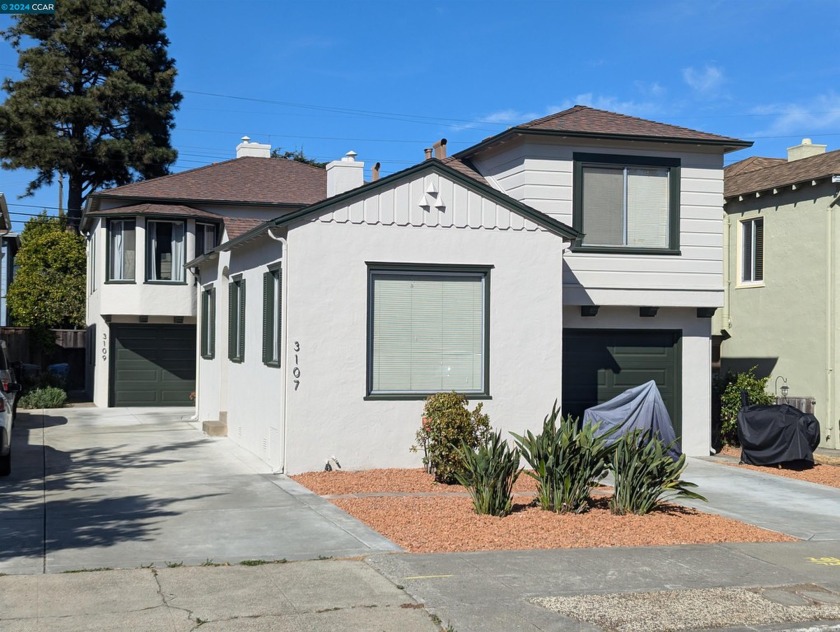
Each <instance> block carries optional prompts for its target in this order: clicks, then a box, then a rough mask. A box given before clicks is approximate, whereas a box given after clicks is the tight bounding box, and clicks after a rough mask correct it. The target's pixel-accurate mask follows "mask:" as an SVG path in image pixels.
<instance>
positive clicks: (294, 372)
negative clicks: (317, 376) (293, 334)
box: [292, 340, 300, 390]
mask: <svg viewBox="0 0 840 632" xmlns="http://www.w3.org/2000/svg"><path fill="white" fill-rule="evenodd" d="M294 348H295V366H294V367H293V368H292V376H293V377H294V378H295V379H294V383H295V390H298V389H299V388H300V367H299V366H298V353H300V343H299V342H298V341H297V340H295V345H294Z"/></svg>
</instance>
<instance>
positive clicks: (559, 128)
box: [456, 105, 752, 156]
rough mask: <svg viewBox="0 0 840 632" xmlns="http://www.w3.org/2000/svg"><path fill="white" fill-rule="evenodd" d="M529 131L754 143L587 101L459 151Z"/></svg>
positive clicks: (737, 145)
mask: <svg viewBox="0 0 840 632" xmlns="http://www.w3.org/2000/svg"><path fill="white" fill-rule="evenodd" d="M526 133H529V134H534V133H545V134H552V135H561V136H562V135H565V136H577V137H589V138H592V137H595V138H612V139H616V140H621V139H626V140H639V139H652V140H661V141H665V142H678V143H695V144H703V145H720V146H722V147H724V150H725V151H731V150H733V149H739V148H741V147H749V146H751V145H752V143H751V142H748V141H744V140H739V139H737V138H731V137H729V136H719V135H717V134H709V133H707V132H700V131H697V130H693V129H689V128H687V127H678V126H676V125H668V124H666V123H657V122H656V121H649V120H647V119H642V118H638V117H635V116H627V115H626V114H617V113H615V112H608V111H606V110H598V109H595V108H591V107H588V106H585V105H576V106H574V107H572V108H569V109H568V110H563V111H562V112H557V113H556V114H550V115H548V116H544V117H542V118H539V119H536V120H533V121H530V122H528V123H523V124H522V125H517V126H515V127H511V128H509V129H507V130H505V131H504V132H502V133H500V134H497V135H496V136H493V137H491V138H488V139H486V140H484V141H482V142H481V143H479V144H478V145H474V146H473V147H470V148H468V149H465V150H464V151H462V152H459V153H458V154H456V156H469V155H471V154H473V153H476V152H477V151H479V150H480V149H483V148H484V147H487V146H489V145H492V144H494V143H496V142H498V141H501V140H503V139H505V138H507V137H510V136H515V135H517V134H526Z"/></svg>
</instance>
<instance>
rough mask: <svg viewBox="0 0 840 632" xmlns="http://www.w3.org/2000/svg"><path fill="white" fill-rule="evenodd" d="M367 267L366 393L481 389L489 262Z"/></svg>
mask: <svg viewBox="0 0 840 632" xmlns="http://www.w3.org/2000/svg"><path fill="white" fill-rule="evenodd" d="M369 274H370V277H369V315H368V332H369V333H368V395H369V396H374V397H376V396H383V397H388V396H408V397H418V398H419V397H423V396H425V395H428V394H429V393H438V392H445V391H457V392H459V393H467V394H473V395H487V394H488V376H487V373H488V357H487V354H488V340H489V332H488V328H489V325H488V323H489V314H488V300H489V269H488V268H486V267H485V268H467V269H465V268H449V267H431V268H407V267H396V268H394V269H388V268H378V267H371V269H370V272H369Z"/></svg>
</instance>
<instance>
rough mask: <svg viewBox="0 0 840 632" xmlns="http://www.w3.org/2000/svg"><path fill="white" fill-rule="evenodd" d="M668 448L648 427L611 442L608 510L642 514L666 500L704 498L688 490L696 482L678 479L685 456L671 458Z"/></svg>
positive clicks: (618, 513)
mask: <svg viewBox="0 0 840 632" xmlns="http://www.w3.org/2000/svg"><path fill="white" fill-rule="evenodd" d="M670 448H671V446H670V445H666V444H664V443H663V442H662V441H661V440H660V439H659V438H658V437H656V436H654V435H653V433H652V432H651V431H650V430H645V431H642V430H634V431H632V432H628V433H627V434H625V435H624V436H623V437H621V438H620V439H618V441H616V442H615V450H614V452H613V455H612V459H611V464H610V469H611V470H612V473H613V477H614V479H615V492H614V493H613V497H612V500H610V511H611V512H612V513H614V514H617V515H623V514H627V513H633V514H638V515H644V514H646V513H648V512H649V511H651V510H652V509H653V508H654V507H656V506H657V505H658V504H659V503H662V502H664V501H666V500H671V499H675V498H693V499H697V500H703V501H705V500H706V499H705V498H704V497H703V496H701V495H700V494H698V493H697V492H693V491H691V489H690V488H692V487H697V485H695V484H694V483H690V482H689V481H683V480H681V479H680V476H681V475H682V473H683V471H684V470H685V467H686V462H685V455H684V454H681V455H680V457H679V458H678V459H677V460H676V461H675V460H674V459H673V458H672V457H671V456H669V455H668V450H669V449H670Z"/></svg>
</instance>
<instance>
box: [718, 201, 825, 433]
mask: <svg viewBox="0 0 840 632" xmlns="http://www.w3.org/2000/svg"><path fill="white" fill-rule="evenodd" d="M834 189H835V187H834V186H833V185H830V184H824V185H821V186H818V187H811V186H805V187H804V188H800V189H799V190H797V191H791V190H790V189H789V188H788V189H785V190H783V191H780V192H779V193H778V194H776V195H771V194H769V193H767V194H765V195H762V196H761V197H759V198H756V197H754V196H750V197H749V198H747V199H746V200H744V201H737V200H733V201H730V202H729V203H728V204H727V205H726V211H727V214H728V222H727V224H728V226H727V230H728V235H729V239H728V243H729V249H728V253H729V256H728V260H727V270H728V274H727V276H728V279H729V285H728V290H727V302H726V306H725V308H724V309H723V310H721V314H720V317H719V319H717V320H716V324H717V325H719V327H720V328H721V329H723V330H725V331H726V332H727V334H728V335H729V336H730V337H729V338H727V339H725V340H724V341H723V342H722V344H721V368H722V370H723V371H724V372H725V371H726V370H728V369H731V370H735V371H738V370H746V369H748V368H750V367H751V366H754V365H757V366H758V367H759V371H758V372H759V374H761V375H769V377H770V380H769V382H768V392H770V393H774V387H775V382H776V378H777V377H779V376H782V377H784V378H786V379H787V381H788V386H789V387H790V396H791V397H813V398H814V399H816V407H815V414H816V416H817V418H818V419H819V420H820V424H821V426H822V431H823V432H822V435H823V445H824V446H826V447H840V441H838V432H837V423H838V409H837V404H836V396H837V392H838V386H840V385H838V378H837V374H836V371H837V367H838V356H837V346H836V342H835V341H834V337H836V327H837V320H836V319H837V316H836V315H837V313H838V309H840V303H839V302H838V300H839V299H838V291H837V280H838V278H840V277H838V274H840V266H839V265H838V259H840V257H838V255H837V252H836V250H837V244H838V243H840V241H838V239H840V226H838V223H840V221H838V216H837V207H833V210H831V209H830V208H829V206H828V205H829V203H830V202H831V200H832V199H833V197H834V194H835V190H834ZM831 213H833V214H834V217H833V219H832V220H831V221H829V219H830V218H829V214H831ZM755 217H763V218H764V282H763V283H762V284H759V285H749V286H745V285H743V284H741V283H740V253H741V250H740V242H741V230H740V224H741V221H742V220H745V219H751V218H755ZM827 253H832V256H831V258H830V259H829V257H828V256H827ZM832 287H833V290H832ZM829 306H832V307H831V308H830V307H829ZM832 314H833V316H832ZM781 384H782V381H781V380H779V385H781Z"/></svg>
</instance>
